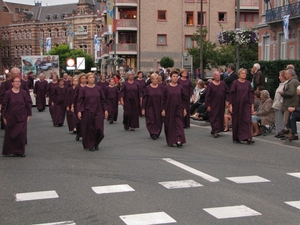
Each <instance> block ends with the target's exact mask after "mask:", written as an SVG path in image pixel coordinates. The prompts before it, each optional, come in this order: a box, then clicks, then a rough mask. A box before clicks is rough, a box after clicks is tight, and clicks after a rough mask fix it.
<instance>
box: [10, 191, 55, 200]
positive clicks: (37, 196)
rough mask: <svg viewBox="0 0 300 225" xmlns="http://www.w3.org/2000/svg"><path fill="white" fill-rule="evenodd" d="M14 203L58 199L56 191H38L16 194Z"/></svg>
mask: <svg viewBox="0 0 300 225" xmlns="http://www.w3.org/2000/svg"><path fill="white" fill-rule="evenodd" d="M15 196H16V201H17V202H19V201H31V200H41V199H52V198H58V197H59V196H58V194H57V193H56V191H39V192H28V193H19V194H16V195H15Z"/></svg>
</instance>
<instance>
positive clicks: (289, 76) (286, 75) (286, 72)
mask: <svg viewBox="0 0 300 225" xmlns="http://www.w3.org/2000/svg"><path fill="white" fill-rule="evenodd" d="M291 77H292V76H291V74H289V72H288V71H285V79H287V80H288V79H290V78H291Z"/></svg>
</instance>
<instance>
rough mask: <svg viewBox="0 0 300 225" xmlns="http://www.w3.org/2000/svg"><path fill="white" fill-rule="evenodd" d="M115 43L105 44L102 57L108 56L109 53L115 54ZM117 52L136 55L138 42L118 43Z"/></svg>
mask: <svg viewBox="0 0 300 225" xmlns="http://www.w3.org/2000/svg"><path fill="white" fill-rule="evenodd" d="M114 49H115V46H114V45H109V46H103V48H102V50H101V53H100V57H106V56H108V54H111V55H113V54H114ZM116 53H117V54H120V55H136V54H137V44H135V43H130V44H128V43H126V44H117V45H116Z"/></svg>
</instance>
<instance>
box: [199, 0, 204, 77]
mask: <svg viewBox="0 0 300 225" xmlns="http://www.w3.org/2000/svg"><path fill="white" fill-rule="evenodd" d="M200 14H201V15H200V74H201V78H202V79H203V78H204V69H203V0H201V3H200Z"/></svg>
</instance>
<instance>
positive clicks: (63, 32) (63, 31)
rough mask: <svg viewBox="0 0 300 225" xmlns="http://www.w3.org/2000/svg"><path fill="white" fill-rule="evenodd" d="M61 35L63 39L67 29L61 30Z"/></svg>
mask: <svg viewBox="0 0 300 225" xmlns="http://www.w3.org/2000/svg"><path fill="white" fill-rule="evenodd" d="M61 35H62V36H63V37H66V36H67V29H66V28H63V29H62V33H61Z"/></svg>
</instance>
